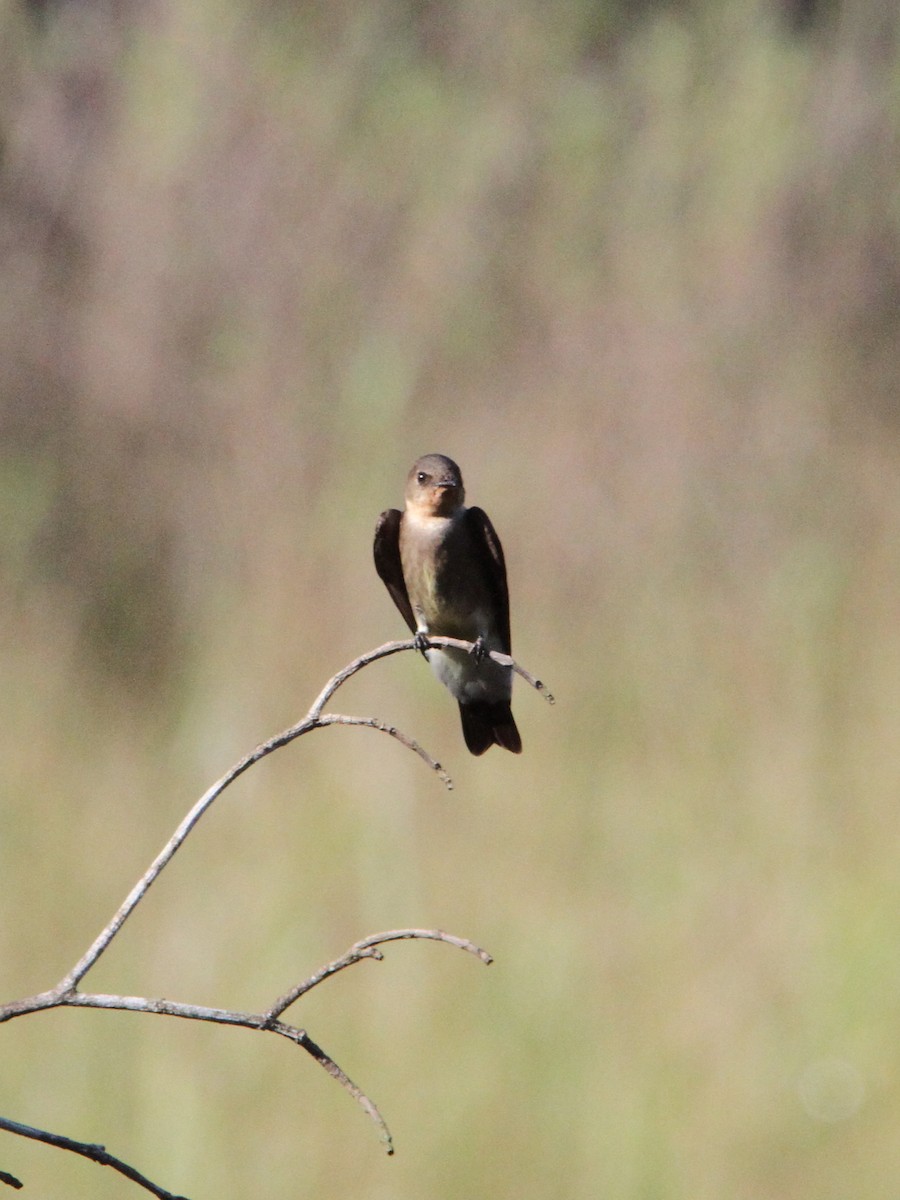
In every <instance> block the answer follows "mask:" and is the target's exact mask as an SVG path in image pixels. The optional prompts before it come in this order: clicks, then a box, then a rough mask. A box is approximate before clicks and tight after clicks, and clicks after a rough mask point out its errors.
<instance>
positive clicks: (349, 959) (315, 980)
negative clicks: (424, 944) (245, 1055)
mask: <svg viewBox="0 0 900 1200" xmlns="http://www.w3.org/2000/svg"><path fill="white" fill-rule="evenodd" d="M404 938H429V939H430V940H431V941H435V942H447V943H448V945H450V946H458V947H459V949H460V950H467V951H468V952H469V953H470V954H474V955H475V956H476V957H477V958H480V959H481V961H482V962H483V963H485V964H488V965H489V964H490V963H492V962H493V961H494V960H493V958H491V956H490V954H488V952H487V950H482V949H481V947H480V946H476V945H475V943H474V942H470V941H467V940H466V939H465V938H458V937H454V936H453V934H452V933H444V932H443V930H441V929H392V930H389V931H388V932H387V933H373V934H371V935H370V936H369V937H367V938H363V939H362V941H359V942H355V943H354V944H353V945H352V946H351V947H350V949H349V950H348V951H347V953H346V954H343V955H341V957H340V958H336V959H335V960H334V962H330V963H327V964H326V965H325V966H324V967H322V968H321V969H320V970H318V971H316V973H315V975H311V976H310V977H309V979H306V980H304V982H303V983H299V984H298V985H297V986H296V987H295V988H291V990H290V991H289V992H287V993H286V994H285V995H284V996H282V997H281V998H280V999H279V1000H277V1001H276V1002H275V1004H274V1005H273V1006H272V1008H271V1009H270V1010H269V1012H268V1018H269V1019H270V1020H274V1019H275V1018H276V1017H280V1016H281V1014H282V1013H283V1012H284V1011H285V1010H286V1009H288V1008H290V1006H291V1005H292V1004H293V1003H294V1001H295V1000H298V999H299V998H300V997H301V996H302V995H303V994H304V993H305V992H308V991H310V990H311V989H312V988H314V987H316V986H317V985H318V984H320V983H321V982H322V981H323V980H325V979H328V978H330V977H331V976H332V975H336V974H337V972H338V971H343V969H344V968H345V967H351V966H353V964H354V963H357V962H361V961H362V959H364V958H374V959H376V960H379V961H380V960H381V958H382V957H383V955H382V953H381V951H380V950H378V949H376V947H378V946H381V945H384V943H385V942H396V941H400V940H401V939H404Z"/></svg>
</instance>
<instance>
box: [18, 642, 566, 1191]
mask: <svg viewBox="0 0 900 1200" xmlns="http://www.w3.org/2000/svg"><path fill="white" fill-rule="evenodd" d="M429 640H430V643H431V645H434V646H439V647H446V648H456V649H460V650H465V651H469V650H471V649H472V648H473V644H472V643H471V642H465V641H460V640H459V639H456V638H431V639H429ZM416 649H417V646H416V643H415V642H414V641H413V640H412V639H410V640H408V641H403V642H388V643H386V644H385V645H383V646H379V647H378V648H377V649H375V650H371V651H369V652H368V653H366V654H362V655H360V656H359V657H358V658H356V659H354V660H353V662H351V663H349V664H348V665H347V666H346V667H344V668H343V669H342V670H341V671H339V672H338V673H337V674H336V675H334V676H332V678H331V679H330V680H329V681H328V683H327V684H326V685H325V687H324V688H323V689H322V691H321V692H320V693H319V695H318V696H317V697H316V700H315V701H314V703H313V705H312V707H311V708H310V710H309V712H308V713H307V715H306V716H305V717H304V718H303V719H302V720H300V721H298V722H297V723H296V724H295V725H292V726H290V728H288V729H286V730H284V731H283V732H282V733H279V734H276V735H275V736H274V737H272V738H269V740H268V741H266V742H262V743H261V744H260V745H259V746H257V747H256V749H255V750H253V751H251V753H249V754H247V755H245V756H244V758H242V759H240V761H239V762H237V763H235V765H234V766H233V767H232V768H231V769H230V770H228V771H226V773H225V774H224V775H223V776H222V778H221V779H219V780H218V781H217V782H216V783H214V784H213V785H212V786H211V787H210V788H208V789H207V791H206V792H204V794H203V795H202V796H201V797H200V799H199V800H197V802H196V803H195V804H194V805H193V807H192V808H191V809H190V811H189V812H188V813H187V815H186V816H185V817H184V819H183V820H182V822H181V823H180V825H179V826H178V827H177V829H176V830H175V832H174V833H173V834H172V836H171V838H170V839H169V840H168V842H166V844H165V846H164V847H163V848H162V850H161V851H160V853H159V854H158V855H157V856H156V858H155V859H154V860H153V862H152V863H151V864H150V866H149V867H148V868H147V870H146V871H145V872H144V874H143V875H142V876H141V878H140V879H139V880H138V882H137V883H136V884H135V886H134V887H133V888H132V889H131V891H130V892H129V893H128V895H127V896H126V898H125V900H124V901H123V902H122V904H121V906H120V907H119V909H118V911H117V912H116V913H115V914H114V916H113V917H112V919H111V920H110V921H109V922H108V924H107V925H106V926H105V927H104V928H103V930H101V932H100V934H99V935H98V936H97V938H96V939H95V940H94V942H93V943H92V944H91V945H90V947H89V948H88V949H87V951H86V952H85V953H84V954H83V955H82V957H81V958H80V959H79V960H78V962H77V963H76V964H75V966H74V967H73V968H72V969H71V970H70V971H69V972H68V974H67V975H65V976H64V977H63V978H62V979H61V980H60V982H59V983H58V984H57V985H56V987H54V988H52V989H51V990H50V991H47V992H39V993H38V994H36V995H34V996H30V997H26V998H25V999H21V1000H14V1001H11V1002H10V1003H8V1004H5V1005H3V1006H0V1024H2V1023H3V1022H4V1021H9V1020H12V1019H13V1018H14V1017H19V1016H24V1015H25V1014H26V1013H30V1012H40V1011H41V1010H44V1009H49V1008H58V1007H74V1008H110V1009H124V1010H127V1011H130V1012H145V1013H155V1014H158V1015H163V1016H174V1017H182V1018H186V1019H189V1020H199V1021H213V1022H216V1023H218V1024H223V1025H236V1026H243V1027H244V1028H248V1029H257V1030H260V1031H262V1032H268V1033H276V1034H278V1035H279V1036H281V1037H285V1038H288V1039H289V1040H290V1041H292V1042H294V1043H295V1044H296V1045H299V1046H302V1047H303V1049H305V1050H306V1051H307V1053H308V1054H310V1055H311V1056H312V1057H313V1058H315V1059H316V1061H317V1062H318V1063H319V1064H320V1065H321V1066H323V1067H324V1068H325V1070H326V1071H328V1073H329V1074H330V1075H331V1076H332V1077H333V1078H334V1079H336V1080H337V1081H338V1082H339V1083H340V1084H341V1086H342V1087H343V1088H344V1089H345V1090H346V1091H348V1092H349V1093H350V1094H351V1095H352V1096H353V1097H354V1099H355V1100H357V1102H358V1103H359V1104H360V1105H361V1106H362V1107H363V1109H365V1111H366V1112H367V1113H368V1114H369V1116H370V1117H371V1118H372V1120H373V1121H374V1122H375V1124H376V1125H377V1127H378V1129H379V1131H380V1133H381V1136H382V1140H383V1141H384V1142H385V1144H386V1145H387V1149H388V1153H389V1154H392V1153H393V1145H392V1142H391V1135H390V1133H389V1131H388V1128H387V1125H386V1124H385V1122H384V1119H383V1117H382V1116H381V1114H380V1113H379V1111H378V1109H377V1107H376V1106H375V1105H374V1104H373V1103H372V1101H371V1100H370V1099H369V1098H368V1097H367V1096H366V1094H365V1093H364V1092H363V1091H361V1089H360V1088H358V1087H357V1086H356V1084H355V1083H353V1081H352V1080H351V1079H350V1078H349V1076H348V1075H346V1074H345V1072H344V1071H343V1070H342V1069H341V1068H340V1067H339V1066H338V1065H337V1063H336V1062H335V1061H334V1060H333V1059H332V1058H331V1057H330V1056H329V1055H328V1054H326V1053H325V1051H324V1050H323V1049H322V1048H321V1046H318V1045H317V1044H316V1043H315V1042H314V1041H313V1040H312V1039H311V1038H310V1037H309V1035H308V1034H307V1032H306V1030H304V1029H300V1028H298V1027H296V1026H294V1025H288V1024H286V1023H284V1022H283V1021H281V1020H279V1018H280V1016H281V1014H282V1013H283V1012H284V1011H285V1010H286V1009H287V1008H289V1007H290V1006H291V1005H292V1004H293V1003H294V1002H295V1001H296V1000H298V999H299V998H300V996H302V995H304V994H305V993H306V992H308V991H310V990H311V989H312V988H314V987H316V986H317V985H318V984H319V983H322V982H323V981H324V980H325V979H328V978H330V977H331V976H332V975H335V974H337V972H338V971H342V970H344V968H346V967H349V966H351V965H352V964H353V963H356V962H360V961H362V960H363V959H364V958H373V959H376V960H380V959H381V958H382V957H383V956H382V953H381V951H380V950H379V949H378V947H379V946H380V945H382V944H383V943H385V942H389V941H396V940H399V939H405V938H427V939H431V940H434V941H442V942H447V943H448V944H450V945H454V946H457V947H459V948H460V949H463V950H466V951H468V952H469V953H472V954H475V955H476V956H477V957H479V958H480V959H481V960H482V962H484V963H490V962H491V961H492V960H491V956H490V955H489V954H488V953H487V952H486V951H485V950H481V949H480V948H479V947H478V946H475V945H474V944H473V943H472V942H469V941H466V940H465V939H463V938H457V937H454V936H453V935H452V934H447V933H444V932H442V931H441V930H427V929H395V930H390V931H388V932H386V933H378V934H372V935H371V936H370V937H367V938H363V939H362V941H359V942H356V943H355V944H354V945H353V946H351V947H350V949H349V950H348V951H347V953H346V954H344V955H343V956H342V957H341V958H338V959H335V960H334V962H331V963H328V964H327V965H326V966H324V967H322V968H321V969H320V970H319V971H317V972H316V973H315V974H314V975H312V976H310V978H309V979H306V980H304V981H303V982H302V983H300V984H298V985H296V986H295V987H293V988H291V990H290V991H288V992H287V993H286V994H285V995H284V996H282V997H281V998H280V999H279V1000H277V1001H276V1002H275V1004H274V1005H273V1006H272V1007H271V1008H270V1009H269V1010H268V1011H267V1012H264V1013H244V1012H237V1011H234V1010H231V1009H220V1008H209V1007H205V1006H201V1005H190V1004H182V1003H178V1002H176V1001H171V1000H164V999H156V1000H154V999H149V998H147V997H144V996H116V995H105V994H100V993H88V992H79V991H78V984H79V983H80V982H81V980H82V979H84V977H85V976H86V975H87V973H88V972H89V971H90V970H91V969H92V967H94V965H95V964H96V963H97V960H98V959H99V958H100V957H101V955H102V954H103V953H104V952H105V950H106V949H107V948H108V946H109V945H110V943H111V942H112V940H113V938H114V937H115V936H116V935H117V934H118V932H119V930H120V929H121V928H122V926H123V925H124V923H125V922H126V921H127V919H128V918H129V916H131V914H132V913H133V912H134V910H135V908H136V907H137V906H138V904H139V903H140V902H141V900H143V898H144V896H145V895H146V894H147V892H148V890H149V889H150V887H151V886H152V885H153V883H154V882H155V881H156V879H157V878H158V877H159V875H160V874H161V872H162V871H163V870H164V869H165V867H166V866H167V865H168V863H169V862H170V861H171V860H172V858H173V857H174V855H175V854H176V853H177V851H178V850H179V849H180V848H181V846H182V845H183V843H184V841H185V840H186V838H187V837H188V834H189V833H190V832H191V830H192V829H193V828H194V826H195V825H196V824H197V822H198V821H199V820H200V818H201V817H202V816H203V814H204V813H205V812H206V811H207V809H208V808H209V807H210V806H211V805H212V804H213V803H214V801H215V800H217V799H218V797H219V796H220V795H221V794H222V792H224V790H225V789H226V788H227V787H228V786H229V785H230V784H232V783H233V782H234V781H235V780H236V779H237V778H238V777H239V776H241V775H242V774H243V773H244V772H245V771H246V770H248V769H249V768H250V767H251V766H253V765H254V764H255V763H257V762H259V761H260V759H262V758H265V757H266V755H268V754H271V753H272V752H273V751H274V750H278V749H280V748H281V747H282V746H286V745H288V744H289V743H290V742H292V741H294V740H295V739H296V738H298V737H301V736H302V735H303V734H306V733H310V732H311V731H312V730H313V729H323V728H325V727H326V726H328V725H358V726H364V727H368V728H370V729H377V730H379V731H380V732H382V733H386V734H388V735H389V736H391V737H393V738H395V739H396V740H397V741H399V742H401V744H402V745H404V746H406V747H407V749H409V750H412V751H414V752H415V753H416V754H417V755H418V756H419V757H420V758H421V759H422V760H423V762H425V763H426V764H427V765H428V766H429V767H430V768H431V770H433V771H435V772H436V773H437V775H438V776H439V777H440V779H441V780H442V781H443V783H444V784H445V786H446V787H447V788H452V786H453V785H452V782H451V780H450V777H449V776H448V775H447V773H446V772H445V771H444V770H443V768H442V767H441V765H440V763H439V762H437V760H436V759H434V758H432V756H431V755H430V754H428V753H427V751H425V750H424V749H423V748H422V747H421V746H420V745H419V743H418V742H416V741H415V740H414V739H413V738H411V737H409V736H408V735H407V734H405V733H403V732H402V731H401V730H399V729H397V728H396V727H394V726H392V725H387V724H385V723H384V722H382V721H379V720H377V719H376V718H374V717H355V716H349V715H346V714H343V713H323V711H322V710H323V709H324V707H325V704H326V703H327V702H328V700H329V699H330V698H331V697H332V696H333V695H334V693H335V692H336V691H337V689H338V688H339V687H340V686H341V685H342V684H344V683H346V681H347V680H348V679H350V678H352V676H353V675H355V674H356V673H357V671H360V670H362V668H363V667H366V666H368V665H370V664H371V663H373V662H377V661H378V660H379V659H382V658H386V657H388V656H389V655H392V654H398V653H401V652H402V651H404V650H416ZM489 653H490V657H491V658H493V659H495V661H497V662H498V663H500V664H501V665H502V666H506V667H509V668H510V669H512V670H514V671H516V672H517V673H518V674H519V675H521V676H522V678H523V679H525V680H526V682H527V683H529V684H530V685H531V686H532V687H534V688H536V689H537V691H539V692H542V693H543V694H544V696H545V697H546V698H547V699H548V700H549V701H550V702H551V703H553V697H552V696H551V695H550V693H549V692H548V691H547V689H546V688H545V687H544V685H543V684H542V683H541V682H540V681H539V680H537V679H535V678H534V676H532V675H530V674H529V673H528V672H527V671H525V670H524V668H522V667H520V666H519V665H518V664H517V663H516V662H515V661H514V660H513V659H512V658H510V657H509V656H508V655H505V654H499V653H498V652H496V651H490V652H489ZM0 1129H6V1130H7V1131H9V1132H11V1133H17V1134H19V1135H20V1136H22V1137H30V1138H34V1139H37V1140H39V1141H44V1142H47V1143H48V1144H50V1145H54V1146H59V1147H62V1148H64V1149H68V1150H72V1151H73V1152H75V1153H77V1154H82V1155H84V1156H85V1157H87V1158H91V1159H93V1160H94V1161H95V1162H98V1163H102V1164H104V1165H106V1166H111V1167H113V1168H114V1169H115V1170H117V1171H119V1172H121V1173H122V1174H123V1175H126V1176H127V1177H128V1178H129V1179H132V1180H133V1181H134V1182H136V1183H138V1184H140V1185H141V1186H142V1187H144V1188H146V1189H147V1190H148V1191H151V1192H152V1193H153V1194H154V1195H156V1196H158V1197H161V1198H162V1200H183V1198H179V1197H174V1196H173V1195H172V1193H170V1192H167V1191H165V1190H163V1189H161V1188H159V1187H158V1186H157V1185H155V1184H153V1183H151V1182H150V1180H148V1179H146V1178H145V1177H144V1176H143V1175H141V1174H140V1173H139V1172H138V1171H135V1170H134V1168H133V1167H130V1166H128V1164H127V1163H123V1162H122V1161H121V1160H119V1159H116V1158H114V1157H113V1156H112V1155H110V1154H108V1153H107V1152H106V1150H105V1149H104V1147H102V1146H97V1145H93V1144H91V1143H87V1142H76V1141H73V1140H72V1139H71V1138H65V1137H62V1136H61V1135H58V1134H52V1133H47V1132H46V1131H43V1130H39V1129H33V1128H31V1127H30V1126H26V1125H20V1124H19V1123H18V1122H15V1121H9V1120H7V1119H4V1118H0ZM0 1183H5V1184H8V1185H9V1186H11V1187H20V1186H21V1184H20V1183H19V1181H18V1180H17V1179H16V1178H15V1176H12V1175H9V1174H8V1173H6V1172H3V1171H0Z"/></svg>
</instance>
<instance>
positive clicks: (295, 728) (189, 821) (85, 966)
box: [0, 637, 553, 1021]
mask: <svg viewBox="0 0 900 1200" xmlns="http://www.w3.org/2000/svg"><path fill="white" fill-rule="evenodd" d="M429 641H430V643H431V645H433V646H440V647H447V648H451V649H458V650H471V649H472V645H473V643H472V642H465V641H461V640H460V639H458V638H444V637H435V638H430V639H429ZM415 649H416V644H415V642H414V641H413V640H412V639H411V638H410V639H408V640H406V641H403V642H386V643H385V644H384V645H383V646H379V647H378V648H377V649H375V650H370V651H368V652H367V653H366V654H361V655H360V656H359V657H358V658H355V659H354V660H353V662H351V663H349V664H348V665H347V666H346V667H344V668H343V669H342V670H340V671H338V672H337V674H336V675H333V676H332V678H331V679H329V681H328V683H326V685H325V687H324V688H323V689H322V691H321V692H320V693H319V695H318V696H317V697H316V699H315V701H314V702H313V705H312V707H311V708H310V710H309V712H308V713H307V714H306V716H305V717H304V718H303V719H302V720H301V721H298V722H297V724H296V725H291V726H290V728H288V729H285V730H284V731H283V732H282V733H278V734H276V735H275V736H274V737H272V738H269V740H268V741H266V742H262V743H261V745H259V746H257V747H256V749H255V750H253V751H251V752H250V754H247V755H245V757H244V758H242V759H241V760H240V761H239V762H237V763H235V765H234V766H233V767H232V768H231V770H229V771H226V773H225V774H224V775H223V776H222V778H221V779H220V780H218V781H217V782H216V783H214V784H213V785H212V787H211V788H209V789H208V790H207V791H206V792H204V794H203V795H202V796H201V797H200V799H199V800H198V801H197V802H196V804H195V805H194V806H193V808H192V809H191V810H190V812H189V813H188V814H187V816H186V817H185V818H184V820H183V821H182V822H181V824H180V825H179V826H178V828H177V829H176V830H175V832H174V834H173V835H172V837H171V838H170V839H169V841H168V842H167V843H166V844H165V846H164V847H163V848H162V850H161V851H160V853H159V854H158V855H157V857H156V858H155V859H154V860H153V862H152V863H151V864H150V866H149V867H148V868H147V870H146V871H145V872H144V874H143V876H142V877H141V878H140V879H139V880H138V882H137V883H136V884H135V886H134V887H133V888H132V890H131V891H130V892H129V893H128V895H127V896H126V898H125V900H124V901H123V903H122V905H121V907H120V908H119V910H118V912H117V913H116V914H115V916H114V917H113V918H112V920H111V921H110V922H109V924H108V925H107V926H106V927H105V928H104V929H103V930H102V931H101V933H100V934H99V935H98V937H97V938H96V940H95V941H94V942H93V944H92V945H91V946H90V947H89V949H88V950H87V952H86V953H85V954H84V955H83V956H82V958H81V959H79V961H78V962H77V963H76V964H75V966H74V967H73V968H72V970H71V971H70V972H69V973H68V975H66V976H65V977H64V978H63V979H61V980H60V982H59V983H58V984H57V985H56V987H55V988H54V989H53V992H54V993H58V994H59V995H60V996H61V995H63V994H65V993H66V992H69V991H71V990H72V988H74V987H77V985H78V983H79V982H80V981H81V980H82V979H83V978H84V976H85V975H86V974H87V973H88V971H90V969H91V968H92V967H93V966H94V964H95V963H96V962H97V960H98V959H99V958H100V956H101V954H103V952H104V951H105V950H106V948H107V947H108V946H109V944H110V942H111V941H112V940H113V938H114V937H115V936H116V934H117V933H118V932H119V930H120V929H121V928H122V926H123V925H124V923H125V921H126V920H127V919H128V918H129V917H130V916H131V914H132V913H133V912H134V910H135V908H136V907H137V906H138V904H140V902H141V900H142V899H143V898H144V896H145V895H146V894H147V891H148V890H149V888H150V886H151V885H152V884H153V883H154V881H155V880H156V879H157V877H158V876H159V874H160V873H161V872H162V870H163V869H164V868H165V867H166V866H167V865H168V863H169V862H170V861H171V859H172V858H173V857H174V855H175V854H176V852H177V851H178V850H179V848H180V847H181V845H182V843H183V842H184V840H185V839H186V838H187V836H188V834H189V833H190V832H191V830H192V829H193V828H194V826H195V825H196V824H197V822H198V821H199V820H200V818H201V817H202V816H203V814H204V813H205V812H206V810H207V809H208V808H209V807H210V806H211V805H212V803H213V802H214V801H215V800H217V799H218V797H219V796H221V794H222V792H224V791H225V789H226V788H227V787H228V786H229V785H230V784H232V783H234V781H235V780H236V779H237V778H238V777H239V776H241V775H243V773H244V772H245V771H246V770H248V769H249V768H250V767H252V766H253V765H254V763H257V762H259V761H260V759H262V758H265V757H266V755H268V754H271V753H272V751H273V750H278V749H280V748H281V747H282V746H286V745H288V744H289V743H290V742H292V741H294V740H295V739H296V738H298V737H302V735H303V734H305V733H309V732H311V731H312V730H313V729H321V728H323V727H324V726H326V725H337V724H342V725H367V726H369V727H370V728H372V729H379V730H381V731H382V732H384V733H388V734H390V736H391V737H394V738H396V739H397V740H398V741H400V742H402V743H403V745H405V746H407V747H408V748H409V749H410V750H414V751H415V753H416V754H418V755H419V757H420V758H421V759H422V760H423V761H424V762H426V763H428V765H429V766H430V767H431V769H432V770H433V771H436V772H437V773H438V775H439V776H440V777H441V779H442V780H443V782H444V783H445V785H447V786H448V787H449V786H452V785H451V783H450V779H449V777H448V776H447V775H446V773H445V772H444V771H443V769H442V768H441V766H440V764H439V763H438V762H437V761H436V760H435V759H434V758H432V757H431V755H429V754H427V753H426V752H425V751H424V750H423V749H422V747H421V746H419V744H418V743H417V742H416V741H414V740H413V739H412V738H410V737H408V736H407V735H406V734H404V733H401V731H400V730H398V729H395V728H394V727H393V726H389V725H385V724H383V723H382V722H380V721H376V720H375V719H374V718H373V719H369V718H365V717H345V716H342V715H340V714H337V713H332V714H327V715H326V716H323V715H322V709H323V708H324V706H325V704H326V703H327V701H328V700H329V699H330V698H331V697H332V696H333V695H334V693H335V692H336V691H337V689H338V688H339V687H340V686H341V685H342V684H343V683H346V682H347V680H348V679H350V678H352V676H353V675H355V674H356V672H357V671H361V670H362V669H363V667H367V666H369V665H370V664H371V663H373V662H377V661H378V660H379V659H382V658H387V657H388V656H389V655H391V654H399V653H401V652H402V651H404V650H415ZM489 653H490V656H491V658H493V659H494V660H495V661H496V662H498V663H500V664H501V666H507V667H510V668H511V669H512V670H514V671H516V672H517V673H518V674H520V675H521V676H522V678H523V679H525V680H526V681H527V682H528V683H529V684H531V686H532V687H534V688H535V689H537V690H538V691H539V692H542V693H543V694H544V695H545V696H546V697H547V698H548V699H549V700H550V702H551V703H552V702H553V697H552V696H551V695H550V693H549V692H548V691H547V689H546V688H545V687H544V685H543V684H542V683H541V682H540V680H537V679H535V678H534V676H533V675H530V674H529V673H528V672H527V671H525V670H524V668H522V667H520V666H519V665H518V663H516V662H515V661H514V660H513V659H512V658H510V657H509V656H508V655H506V654H500V653H499V652H498V651H495V650H491V651H490V652H489ZM13 1015H15V1014H13ZM3 1019H4V1015H3V1010H2V1009H0V1021H2V1020H3Z"/></svg>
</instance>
